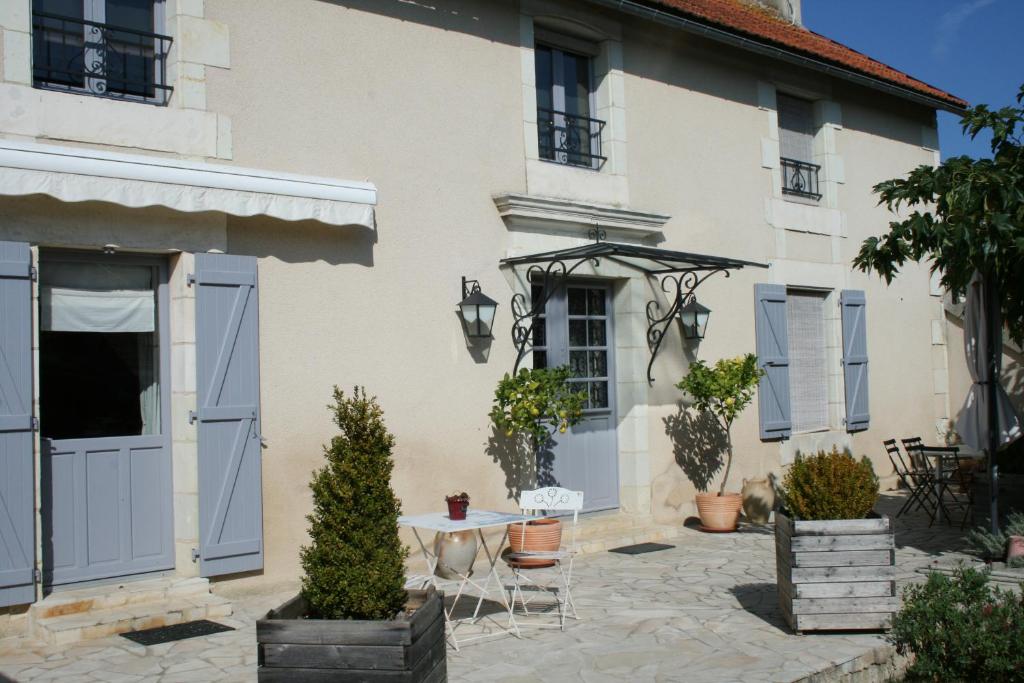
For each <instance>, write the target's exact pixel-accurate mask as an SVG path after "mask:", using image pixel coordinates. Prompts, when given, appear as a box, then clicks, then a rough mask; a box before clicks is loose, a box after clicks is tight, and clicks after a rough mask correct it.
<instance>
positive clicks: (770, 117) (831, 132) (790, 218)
mask: <svg viewBox="0 0 1024 683" xmlns="http://www.w3.org/2000/svg"><path fill="white" fill-rule="evenodd" d="M779 91H782V92H785V93H787V94H790V95H793V96H794V97H801V98H803V99H808V100H811V101H812V102H813V103H814V117H815V124H816V128H817V132H816V133H815V136H814V142H813V145H814V157H813V159H812V161H813V162H814V163H816V164H818V165H820V166H821V171H820V172H819V177H818V181H819V186H820V192H821V195H822V197H821V199H820V200H819V201H817V202H816V201H813V200H809V199H803V198H800V197H794V196H791V195H783V193H782V168H781V164H780V161H779V155H780V149H779V118H778V109H777V106H778V105H777V99H776V94H777V92H779ZM757 103H758V108H759V109H761V110H762V111H764V112H765V113H766V114H767V121H766V122H767V135H765V136H764V137H762V138H761V167H762V168H764V169H767V170H768V171H769V173H770V174H771V196H770V197H767V198H766V199H765V220H766V221H767V222H768V224H769V225H771V226H772V227H773V228H777V229H780V230H793V231H797V232H807V233H813V234H819V235H829V236H832V237H846V235H847V229H846V214H845V212H844V211H841V210H840V209H839V185H842V184H844V183H845V182H846V178H845V172H844V166H843V158H842V156H841V155H840V154H839V153H838V150H837V146H836V135H837V134H838V132H839V131H841V130H842V129H843V124H842V110H841V108H840V105H839V103H838V102H835V101H834V100H831V99H828V95H827V94H825V93H822V92H820V91H812V90H807V89H806V88H800V87H797V86H793V85H791V84H788V83H782V82H776V81H770V82H769V81H758V84H757Z"/></svg>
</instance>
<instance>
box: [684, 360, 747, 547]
mask: <svg viewBox="0 0 1024 683" xmlns="http://www.w3.org/2000/svg"><path fill="white" fill-rule="evenodd" d="M763 374H764V370H762V369H761V368H759V367H757V356H755V355H754V354H752V353H748V354H746V355H744V356H737V357H735V358H722V359H720V360H718V361H717V362H716V363H715V364H714V365H713V366H709V365H708V364H707V363H705V362H704V361H702V360H697V361H694V362H693V363H691V364H690V369H689V372H688V373H687V375H686V376H685V377H683V379H681V380H680V381H679V382H678V383H677V384H676V387H677V388H679V389H682V390H683V391H685V392H686V393H688V394H690V396H692V397H693V406H694V408H696V409H697V410H699V411H706V412H709V413H711V414H712V415H714V416H715V419H716V420H718V423H719V424H720V425H721V427H722V430H723V431H724V432H725V443H726V461H725V473H724V474H723V475H722V485H721V487H720V488H719V489H718V495H713V494H710V493H705V492H702V493H698V494H697V513H698V514H699V515H700V522H701V525H702V526H703V527H704V528H705V529H707V530H709V531H733V530H735V529H736V523H737V521H738V520H739V515H740V507H741V506H742V505H743V497H742V496H741V495H740V494H738V493H728V492H726V487H727V486H728V484H729V470H731V469H732V423H733V421H735V419H736V418H737V417H738V416H739V414H740V413H741V412H743V409H744V408H746V407H747V406H748V405H750V402H751V401H753V400H754V389H755V388H757V383H758V382H759V381H760V380H761V376H762V375H763Z"/></svg>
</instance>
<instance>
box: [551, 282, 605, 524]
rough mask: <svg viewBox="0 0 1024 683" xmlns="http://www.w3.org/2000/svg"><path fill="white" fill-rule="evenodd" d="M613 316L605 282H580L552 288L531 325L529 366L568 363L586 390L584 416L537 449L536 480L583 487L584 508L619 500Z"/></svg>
mask: <svg viewBox="0 0 1024 683" xmlns="http://www.w3.org/2000/svg"><path fill="white" fill-rule="evenodd" d="M532 295H533V297H534V301H537V300H539V299H540V298H541V297H542V296H543V288H542V287H541V286H540V285H534V286H533V291H532ZM612 319H613V316H612V296H611V288H610V286H608V285H603V284H590V283H582V282H581V283H570V284H567V285H566V286H564V287H560V288H559V290H558V291H556V292H554V293H553V294H552V296H551V298H550V299H548V302H547V304H546V305H545V310H544V314H543V315H542V316H540V318H539V319H538V320H537V321H536V322H535V325H534V339H533V341H534V346H533V364H534V367H555V366H560V365H568V366H569V368H570V370H571V373H572V378H571V379H570V382H572V384H573V386H574V387H575V388H578V389H581V390H584V391H586V392H587V402H586V404H585V407H584V411H583V415H584V416H583V419H582V420H581V421H580V422H579V423H578V424H576V425H574V426H573V427H570V428H569V431H568V432H567V433H565V434H555V439H554V444H553V446H552V448H551V449H550V450H548V451H546V452H542V453H540V454H538V456H537V483H538V484H539V485H541V486H562V487H565V488H568V489H573V490H576V491H583V504H584V508H583V509H584V511H589V512H593V511H597V510H609V509H614V508H617V507H618V506H619V462H618V443H617V434H616V416H615V415H616V413H615V344H614V339H613V333H612Z"/></svg>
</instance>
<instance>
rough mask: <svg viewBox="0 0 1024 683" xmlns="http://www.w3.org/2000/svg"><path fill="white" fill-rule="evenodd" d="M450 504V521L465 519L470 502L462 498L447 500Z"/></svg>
mask: <svg viewBox="0 0 1024 683" xmlns="http://www.w3.org/2000/svg"><path fill="white" fill-rule="evenodd" d="M445 502H447V503H448V519H455V520H459V519H465V518H466V510H468V509H469V501H468V500H463V499H461V498H453V499H451V500H449V499H445Z"/></svg>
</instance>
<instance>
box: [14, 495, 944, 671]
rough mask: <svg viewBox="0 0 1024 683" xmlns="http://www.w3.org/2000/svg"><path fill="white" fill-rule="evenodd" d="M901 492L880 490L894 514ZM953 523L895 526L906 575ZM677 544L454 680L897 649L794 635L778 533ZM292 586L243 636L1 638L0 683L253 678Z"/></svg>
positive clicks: (246, 605)
mask: <svg viewBox="0 0 1024 683" xmlns="http://www.w3.org/2000/svg"><path fill="white" fill-rule="evenodd" d="M902 500H903V498H902V496H898V495H886V496H883V499H882V501H881V504H880V508H881V509H882V510H883V511H887V512H894V511H895V510H896V509H898V505H899V504H900V503H901V502H902ZM962 537H963V534H962V533H961V532H960V530H959V529H950V528H949V527H945V526H939V525H936V526H935V527H933V528H931V529H928V528H927V518H925V517H923V516H920V515H918V516H914V517H910V518H907V517H903V518H900V520H898V521H897V524H896V540H897V551H896V556H897V566H898V569H899V583H900V585H903V584H905V583H906V582H908V581H911V580H914V581H920V580H922V579H923V576H922V575H921V574H919V573H916V572H915V570H916V569H918V568H919V567H922V566H925V565H927V564H929V563H930V562H932V561H934V560H935V559H937V558H941V559H943V560H944V561H946V560H950V559H954V558H956V557H961V555H960V554H959V553H958V552H956V551H957V549H959V548H960V547H961V546H962ZM672 543H674V544H675V546H676V547H675V548H673V549H671V550H663V551H659V552H655V553H650V554H644V555H637V556H629V555H619V554H613V553H606V552H602V553H596V554H593V555H585V556H582V557H581V558H580V559H579V560H577V564H576V578H575V580H574V585H575V586H576V589H575V590H574V594H575V597H576V603H577V607H578V609H579V613H580V616H581V620H580V621H578V622H570V623H569V625H568V627H567V629H566V631H565V632H564V633H563V632H559V631H558V630H557V629H554V630H552V629H536V628H529V626H527V625H524V628H523V637H522V638H521V639H516V638H512V637H501V638H497V639H493V640H485V641H480V642H476V643H470V644H467V645H465V646H464V647H463V648H462V650H461V651H460V652H452V651H449V656H448V673H449V680H451V681H502V682H506V683H511V682H513V681H517V682H518V681H536V680H541V679H546V680H566V681H588V682H589V681H623V680H629V681H644V680H652V681H673V680H684V679H685V680H687V681H690V682H693V683H699V682H701V681H715V682H718V681H745V682H749V681H787V682H788V681H803V680H809V679H810V677H811V676H812V675H816V674H817V677H816V678H814V680H815V681H827V680H843V678H842V675H843V674H852V673H855V672H859V673H858V674H857V678H856V680H858V681H874V680H883V678H882V676H883V675H884V673H885V672H886V671H887V669H886V667H887V666H891V657H892V649H891V647H890V646H889V645H887V644H886V643H885V640H884V638H882V637H881V636H880V635H878V634H853V633H847V634H828V635H820V634H816V635H804V636H797V635H794V634H792V633H791V632H790V631H789V629H788V628H787V627H786V626H785V623H784V622H783V620H782V616H781V614H780V612H779V609H778V606H777V597H776V590H775V550H774V535H773V532H772V530H771V528H746V529H743V530H742V531H740V532H738V533H735V534H723V535H712V534H704V533H701V532H699V531H695V530H686V531H684V533H682V535H680V536H679V537H678V538H676V539H674V540H673V541H672ZM286 597H289V596H288V594H286V593H280V594H274V595H267V594H263V595H258V596H251V595H250V596H243V597H238V598H236V599H235V614H234V615H233V616H232V617H231V618H229V619H220V620H218V621H222V622H224V623H227V624H229V625H231V626H235V627H236V628H237V629H238V630H236V631H231V632H228V633H221V634H217V635H212V636H207V637H202V638H194V639H190V640H184V641H178V642H176V643H168V644H164V645H156V646H150V647H143V646H141V645H136V644H134V643H131V642H129V641H127V640H125V639H124V638H121V637H113V638H105V639H102V640H96V641H90V642H87V643H83V644H82V645H79V646H75V647H70V648H68V647H60V646H49V647H47V646H42V645H39V644H34V643H31V642H28V641H25V640H23V639H21V640H15V639H6V640H0V680H3V676H7V677H9V678H10V679H12V680H15V681H50V680H57V679H60V680H61V681H71V680H82V681H105V682H116V681H151V680H152V681H161V682H163V683H171V682H172V681H199V680H202V681H214V680H216V681H254V680H255V679H256V642H255V619H256V617H257V616H258V615H262V614H263V613H265V612H266V610H267V609H268V608H270V607H272V606H275V605H276V604H279V603H280V602H282V601H283V600H284V599H285V598H286Z"/></svg>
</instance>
